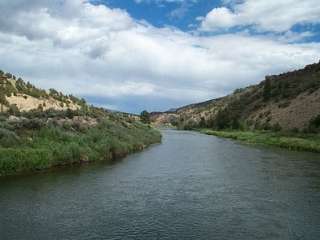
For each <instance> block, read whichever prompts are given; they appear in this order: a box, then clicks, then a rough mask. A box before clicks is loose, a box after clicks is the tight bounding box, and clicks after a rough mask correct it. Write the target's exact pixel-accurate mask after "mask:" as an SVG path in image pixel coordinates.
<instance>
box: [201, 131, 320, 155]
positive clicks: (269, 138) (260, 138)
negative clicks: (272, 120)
mask: <svg viewBox="0 0 320 240" xmlns="http://www.w3.org/2000/svg"><path fill="white" fill-rule="evenodd" d="M199 131H200V132H201V133H205V134H208V135H214V136H218V137H224V138H231V139H235V140H239V141H243V142H247V143H250V144H263V145H270V146H277V147H281V148H287V149H290V150H297V151H309V152H318V153H320V136H319V135H316V134H298V133H287V134H285V133H280V132H279V133H278V132H269V131H214V130H211V129H200V130H199Z"/></svg>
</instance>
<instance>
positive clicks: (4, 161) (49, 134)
mask: <svg viewBox="0 0 320 240" xmlns="http://www.w3.org/2000/svg"><path fill="white" fill-rule="evenodd" d="M160 141H161V135H160V133H159V132H158V131H157V130H155V129H153V128H151V127H149V126H148V125H144V124H142V123H140V122H138V121H136V122H132V123H129V122H127V121H120V120H119V121H112V120H107V119H105V120H103V121H101V122H100V123H99V124H98V125H97V126H95V127H91V128H89V129H86V130H82V131H74V130H68V129H64V128H62V127H57V126H50V125H46V126H43V127H40V128H39V129H33V130H27V129H23V130H19V131H17V130H16V129H10V128H6V129H2V131H0V176H1V175H2V176H3V175H12V174H17V173H21V172H30V171H37V170H42V169H47V168H50V167H54V166H60V165H71V164H77V163H82V162H93V161H112V160H114V159H117V158H120V157H124V156H126V155H127V154H129V153H132V152H136V151H140V150H142V149H143V148H145V147H146V146H148V145H150V144H153V143H156V142H160Z"/></svg>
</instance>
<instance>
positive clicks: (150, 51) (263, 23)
mask: <svg viewBox="0 0 320 240" xmlns="http://www.w3.org/2000/svg"><path fill="white" fill-rule="evenodd" d="M0 10H1V14H0V56H1V57H0V69H2V70H4V71H7V72H12V73H14V74H15V75H17V76H22V77H23V78H24V79H25V80H28V81H30V82H32V83H34V84H35V85H38V86H40V87H42V88H56V89H58V90H60V91H63V92H65V93H73V94H75V95H77V96H80V97H84V98H86V99H87V100H88V102H90V103H93V104H96V105H99V106H104V107H107V108H112V109H116V110H122V111H129V112H140V111H141V110H143V109H147V110H149V111H156V110H157V111H158V110H167V109H169V108H172V107H177V106H180V105H184V104H188V103H193V102H198V101H203V100H207V99H211V98H216V97H220V96H222V95H225V94H228V93H230V92H232V91H233V90H234V89H235V88H239V87H245V86H247V85H250V84H255V83H258V82H260V81H261V80H263V78H264V76H265V75H267V74H275V73H280V72H284V71H288V70H292V69H296V68H300V67H303V66H304V65H305V64H309V63H313V62H318V61H319V59H320V4H319V0H303V1H301V0H91V1H90V0H32V1H30V0H1V1H0Z"/></svg>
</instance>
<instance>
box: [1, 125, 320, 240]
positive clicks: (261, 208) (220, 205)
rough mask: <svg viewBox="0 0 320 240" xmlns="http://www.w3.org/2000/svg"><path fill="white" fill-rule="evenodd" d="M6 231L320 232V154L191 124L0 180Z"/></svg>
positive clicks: (29, 234) (126, 235)
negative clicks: (83, 160)
mask: <svg viewBox="0 0 320 240" xmlns="http://www.w3.org/2000/svg"><path fill="white" fill-rule="evenodd" d="M0 239H1V240H7V239H8V240H15V239H23V240H29V239H46V240H47V239H57V240H60V239H76V240H82V239H139V240H140V239H142V240H143V239H146V240H149V239H182V240H184V239H217V240H223V239H232V240H233V239H244V240H250V239H255V240H256V239H281V240H285V239H297V240H298V239H306V240H319V239H320V155H319V154H312V153H298V152H290V151H286V150H281V149H277V148H267V147H254V146H247V145H243V144H240V143H237V142H234V141H231V140H226V139H221V138H216V137H213V136H207V135H202V134H199V133H195V132H184V131H173V130H165V131H163V143H162V144H159V145H154V146H152V147H150V148H148V149H147V150H145V151H144V152H141V153H137V154H134V155H131V156H129V157H127V158H125V159H123V160H120V161H117V162H116V163H113V164H92V165H88V166H80V167H79V166H78V167H72V168H64V169H56V170H52V171H49V172H43V173H38V174H34V175H29V176H19V177H17V176H16V177H9V178H2V179H0Z"/></svg>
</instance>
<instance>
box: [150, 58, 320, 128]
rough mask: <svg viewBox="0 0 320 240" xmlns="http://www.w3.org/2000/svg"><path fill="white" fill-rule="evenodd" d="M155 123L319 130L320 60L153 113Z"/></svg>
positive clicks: (189, 126)
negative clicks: (220, 94) (225, 93)
mask: <svg viewBox="0 0 320 240" xmlns="http://www.w3.org/2000/svg"><path fill="white" fill-rule="evenodd" d="M151 115H152V121H153V122H154V123H155V124H156V125H163V124H171V125H174V126H177V127H178V128H181V129H192V128H199V127H200V128H211V129H216V130H221V129H248V130H274V131H280V130H282V131H293V132H318V131H319V130H320V62H319V63H315V64H311V65H308V66H306V67H305V68H303V69H300V70H296V71H292V72H288V73H283V74H280V75H273V76H266V77H265V80H264V81H262V82H261V83H260V84H258V85H253V86H249V87H247V88H243V89H237V90H235V91H234V93H232V94H230V95H228V96H225V97H222V98H219V99H213V100H209V101H206V102H202V103H198V104H192V105H188V106H184V107H181V108H178V109H176V110H175V111H168V112H164V113H152V114H151Z"/></svg>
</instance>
